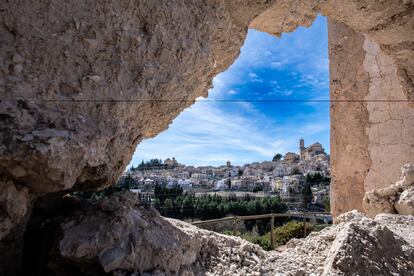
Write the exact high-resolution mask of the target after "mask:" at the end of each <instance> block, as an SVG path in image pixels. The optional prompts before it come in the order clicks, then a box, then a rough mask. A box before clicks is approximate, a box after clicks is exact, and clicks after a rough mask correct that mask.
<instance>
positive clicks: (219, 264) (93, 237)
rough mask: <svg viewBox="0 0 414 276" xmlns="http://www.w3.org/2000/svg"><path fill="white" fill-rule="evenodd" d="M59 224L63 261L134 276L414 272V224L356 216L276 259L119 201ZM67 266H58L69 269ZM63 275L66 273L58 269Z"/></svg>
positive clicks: (127, 199) (131, 200)
mask: <svg viewBox="0 0 414 276" xmlns="http://www.w3.org/2000/svg"><path fill="white" fill-rule="evenodd" d="M81 212H82V214H77V215H76V216H75V217H74V218H73V219H70V220H69V221H67V222H66V223H64V224H62V232H63V238H61V240H60V241H59V245H58V247H59V248H58V251H59V254H60V257H59V258H63V259H64V260H65V261H66V264H67V263H68V262H71V263H72V265H73V263H76V265H77V266H83V265H85V267H87V266H86V264H91V263H93V264H94V267H95V269H96V267H100V268H102V271H103V272H105V273H110V274H114V275H130V274H131V273H141V274H143V273H144V274H145V273H148V274H149V275H200V274H201V275H203V274H204V275H353V274H355V273H358V274H360V275H379V274H381V273H382V274H383V273H384V272H387V273H386V274H390V275H391V274H392V275H409V273H410V271H414V261H413V260H414V233H413V231H412V229H414V216H401V215H393V214H381V215H378V216H376V217H375V218H373V219H371V218H367V217H365V215H363V214H362V213H359V212H357V211H352V212H348V213H345V214H344V215H342V216H339V217H338V224H336V225H333V226H331V227H328V228H325V229H323V230H322V231H320V232H318V233H311V234H310V235H309V236H308V237H307V238H305V239H300V240H299V239H293V240H291V241H290V242H289V243H288V244H287V248H286V249H285V250H284V251H282V252H278V251H276V250H274V251H264V250H263V249H261V248H260V247H259V246H258V245H254V244H251V243H249V242H247V241H245V240H243V239H241V238H238V237H229V236H225V235H222V234H218V233H215V232H211V231H208V230H203V229H199V228H197V227H195V226H193V225H191V224H188V223H185V222H183V221H179V220H175V219H168V218H164V217H161V216H160V215H159V214H158V212H157V211H156V210H153V209H145V208H142V207H138V206H137V205H136V201H135V197H133V196H132V195H130V194H122V195H116V196H112V197H110V198H107V199H104V200H103V201H102V202H101V203H99V204H96V205H93V206H91V207H88V208H87V209H86V210H82V211H81ZM66 264H65V262H62V261H61V260H60V263H55V264H54V267H56V266H59V265H60V266H64V265H66ZM60 269H61V270H62V271H64V267H62V268H60Z"/></svg>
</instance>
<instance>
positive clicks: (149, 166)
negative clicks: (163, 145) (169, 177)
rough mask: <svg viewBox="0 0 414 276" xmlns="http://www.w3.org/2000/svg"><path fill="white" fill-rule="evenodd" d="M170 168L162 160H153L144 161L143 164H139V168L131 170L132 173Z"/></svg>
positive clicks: (132, 167)
mask: <svg viewBox="0 0 414 276" xmlns="http://www.w3.org/2000/svg"><path fill="white" fill-rule="evenodd" d="M167 168H168V166H167V165H166V164H164V163H163V162H162V160H161V159H155V158H154V159H151V160H149V161H146V162H144V161H142V162H141V164H139V165H138V166H137V167H134V166H133V165H132V166H131V168H130V169H129V170H130V171H132V172H133V171H139V170H141V171H142V170H155V169H157V170H161V169H167Z"/></svg>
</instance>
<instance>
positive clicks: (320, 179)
mask: <svg viewBox="0 0 414 276" xmlns="http://www.w3.org/2000/svg"><path fill="white" fill-rule="evenodd" d="M306 183H308V184H309V185H311V186H313V185H320V184H322V185H326V186H328V185H329V184H330V183H331V178H330V177H329V176H325V175H323V174H322V173H321V172H316V173H313V174H311V173H310V174H307V175H306Z"/></svg>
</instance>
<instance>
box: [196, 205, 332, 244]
mask: <svg viewBox="0 0 414 276" xmlns="http://www.w3.org/2000/svg"><path fill="white" fill-rule="evenodd" d="M318 216H319V217H322V218H330V219H331V218H332V217H331V214H330V213H327V212H301V213H271V214H263V215H252V216H232V217H225V218H220V219H210V220H202V221H194V222H192V224H193V225H203V224H211V223H219V222H223V221H233V233H236V232H237V222H239V221H245V220H253V219H265V218H270V242H271V247H272V249H274V248H275V237H274V231H273V229H274V227H275V218H284V217H296V218H301V219H302V220H303V233H304V236H306V219H307V218H313V219H314V221H317V217H318Z"/></svg>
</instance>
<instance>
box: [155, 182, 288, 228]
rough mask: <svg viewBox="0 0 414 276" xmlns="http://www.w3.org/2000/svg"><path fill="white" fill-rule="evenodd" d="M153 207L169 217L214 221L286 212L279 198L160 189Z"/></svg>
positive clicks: (177, 188)
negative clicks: (227, 216) (198, 194)
mask: <svg viewBox="0 0 414 276" xmlns="http://www.w3.org/2000/svg"><path fill="white" fill-rule="evenodd" d="M154 196H155V199H154V207H155V208H156V209H158V210H159V211H160V213H161V214H162V215H164V216H167V217H173V218H178V219H194V218H197V219H201V220H206V219H215V218H221V217H224V216H226V215H239V216H243V215H256V214H267V213H272V212H273V213H281V212H285V211H286V210H287V206H286V204H285V203H283V202H282V201H281V199H280V198H279V197H264V198H255V197H252V196H249V195H246V196H244V197H236V196H235V195H234V196H230V197H221V196H218V195H202V196H198V197H196V196H195V195H194V194H188V193H185V194H184V193H183V192H182V189H181V188H179V187H173V188H166V187H157V188H156V190H155V191H154Z"/></svg>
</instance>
